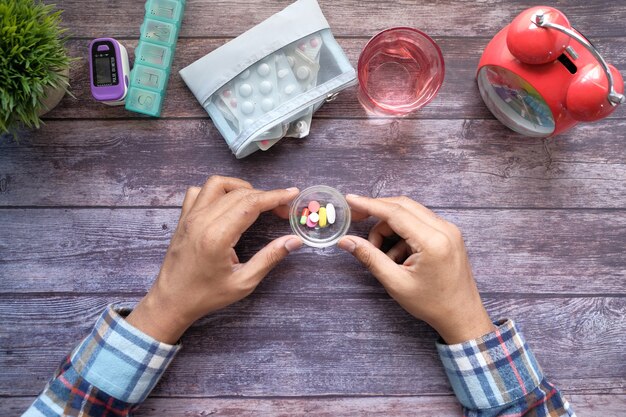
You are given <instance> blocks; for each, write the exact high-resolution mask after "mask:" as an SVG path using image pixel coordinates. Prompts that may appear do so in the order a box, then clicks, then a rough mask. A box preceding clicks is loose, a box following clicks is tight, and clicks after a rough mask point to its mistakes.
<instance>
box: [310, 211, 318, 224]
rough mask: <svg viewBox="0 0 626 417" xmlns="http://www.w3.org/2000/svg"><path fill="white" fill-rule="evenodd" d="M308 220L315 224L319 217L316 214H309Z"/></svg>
mask: <svg viewBox="0 0 626 417" xmlns="http://www.w3.org/2000/svg"><path fill="white" fill-rule="evenodd" d="M309 220H311V223H317V222H319V221H320V215H319V214H318V213H311V214H309Z"/></svg>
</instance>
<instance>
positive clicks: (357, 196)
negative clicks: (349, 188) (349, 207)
mask: <svg viewBox="0 0 626 417" xmlns="http://www.w3.org/2000/svg"><path fill="white" fill-rule="evenodd" d="M359 197H361V196H360V195H357V194H347V195H346V198H359Z"/></svg>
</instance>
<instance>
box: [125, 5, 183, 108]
mask: <svg viewBox="0 0 626 417" xmlns="http://www.w3.org/2000/svg"><path fill="white" fill-rule="evenodd" d="M145 9H146V14H145V16H144V21H143V24H142V25H141V28H140V36H139V43H138V45H137V48H136V49H135V65H134V67H133V69H132V71H131V74H130V85H129V89H128V95H127V97H126V110H130V111H133V112H137V113H142V114H147V115H148V116H156V117H158V116H159V115H160V114H161V108H162V106H163V99H164V98H165V91H166V90H167V83H168V80H169V75H170V70H171V66H172V61H173V59H174V51H175V49H176V41H177V40H178V32H179V31H180V26H181V23H182V20H183V14H184V11H185V0H148V1H147V2H146V4H145Z"/></svg>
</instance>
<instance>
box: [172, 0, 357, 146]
mask: <svg viewBox="0 0 626 417" xmlns="http://www.w3.org/2000/svg"><path fill="white" fill-rule="evenodd" d="M259 71H260V72H259ZM180 75H181V77H182V79H183V81H184V82H185V84H187V86H188V87H189V89H190V90H191V92H192V93H193V94H194V96H195V97H196V99H197V100H198V102H199V103H200V104H201V105H202V106H203V107H204V109H205V110H206V111H207V113H208V114H209V116H210V117H211V119H212V120H213V122H214V125H215V127H216V128H217V129H218V130H219V132H220V133H221V134H222V136H223V137H224V139H225V141H226V143H227V144H228V146H229V147H230V149H231V150H232V152H233V153H234V154H235V156H236V157H237V158H243V157H246V156H248V155H250V154H252V153H253V152H255V151H258V150H267V149H269V148H271V147H272V146H274V145H275V144H276V143H277V142H278V141H279V140H280V139H282V138H283V137H285V136H288V137H294V138H302V137H305V136H307V135H308V133H309V131H310V129H311V123H312V117H313V113H314V112H315V111H316V110H318V109H319V108H320V107H321V105H322V104H324V103H325V102H326V101H327V100H329V101H330V99H332V98H333V97H335V96H336V94H337V93H338V92H339V91H341V90H343V89H345V88H347V87H349V86H351V85H354V84H355V83H356V71H355V70H354V68H353V67H352V65H351V64H350V61H349V60H348V58H347V57H346V55H345V53H344V52H343V50H342V49H341V47H340V46H339V44H338V43H337V41H336V40H335V38H334V37H333V35H332V32H331V31H330V28H329V25H328V22H327V21H326V18H325V17H324V15H323V13H322V11H321V9H320V8H319V5H318V4H317V1H315V0H298V1H296V2H294V3H292V4H291V5H289V6H287V7H286V8H285V9H284V10H282V11H280V12H279V13H277V14H275V15H274V16H272V17H270V18H269V19H267V20H265V21H263V22H262V23H260V24H259V25H257V26H255V27H253V28H252V29H250V30H248V31H247V32H245V33H244V34H242V35H240V36H238V37H237V38H235V39H233V40H231V41H230V42H228V43H226V44H225V45H223V46H221V47H219V48H217V49H216V50H214V51H212V52H211V53H209V54H208V55H206V56H204V57H202V58H200V59H199V60H197V61H196V62H194V63H192V64H191V65H189V66H187V67H185V68H183V69H182V70H181V71H180Z"/></svg>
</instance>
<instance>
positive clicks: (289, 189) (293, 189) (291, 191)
mask: <svg viewBox="0 0 626 417" xmlns="http://www.w3.org/2000/svg"><path fill="white" fill-rule="evenodd" d="M285 190H286V191H289V192H290V193H293V192H297V191H300V190H299V189H298V187H289V188H285Z"/></svg>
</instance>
